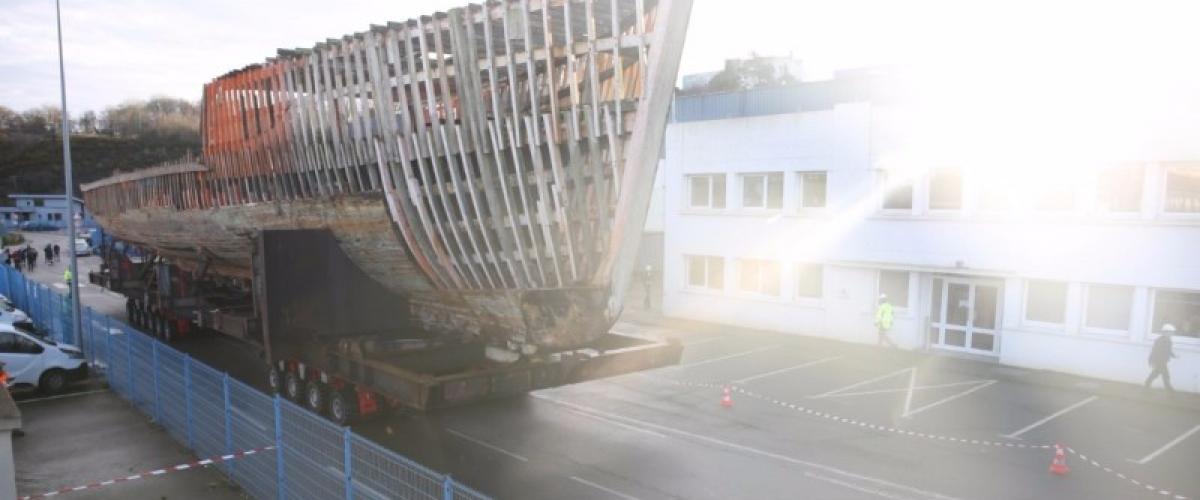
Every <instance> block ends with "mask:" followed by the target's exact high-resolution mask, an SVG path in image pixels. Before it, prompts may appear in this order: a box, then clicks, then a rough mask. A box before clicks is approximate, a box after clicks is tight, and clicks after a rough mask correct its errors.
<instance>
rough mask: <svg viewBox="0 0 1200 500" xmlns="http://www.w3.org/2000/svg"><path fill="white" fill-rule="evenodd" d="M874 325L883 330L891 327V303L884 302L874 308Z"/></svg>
mask: <svg viewBox="0 0 1200 500" xmlns="http://www.w3.org/2000/svg"><path fill="white" fill-rule="evenodd" d="M875 326H878V327H879V328H882V329H884V330H890V329H891V328H892V303H891V302H884V303H882V304H879V308H878V309H876V310H875Z"/></svg>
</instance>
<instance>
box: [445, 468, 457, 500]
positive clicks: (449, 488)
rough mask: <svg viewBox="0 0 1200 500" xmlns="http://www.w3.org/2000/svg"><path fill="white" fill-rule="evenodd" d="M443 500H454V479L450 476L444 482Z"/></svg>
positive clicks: (447, 475)
mask: <svg viewBox="0 0 1200 500" xmlns="http://www.w3.org/2000/svg"><path fill="white" fill-rule="evenodd" d="M442 500H454V478H452V477H450V474H446V478H445V479H443V480H442Z"/></svg>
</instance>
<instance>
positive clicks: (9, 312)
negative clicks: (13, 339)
mask: <svg viewBox="0 0 1200 500" xmlns="http://www.w3.org/2000/svg"><path fill="white" fill-rule="evenodd" d="M28 322H29V315H28V314H25V311H22V310H20V309H17V306H15V305H13V303H12V301H11V300H8V297H5V296H3V295H0V324H3V325H11V324H13V323H28Z"/></svg>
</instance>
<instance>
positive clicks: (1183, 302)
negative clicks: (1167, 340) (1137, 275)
mask: <svg viewBox="0 0 1200 500" xmlns="http://www.w3.org/2000/svg"><path fill="white" fill-rule="evenodd" d="M1153 318H1154V320H1153V321H1154V323H1153V324H1151V325H1150V330H1151V331H1153V332H1155V333H1158V334H1161V333H1162V328H1163V325H1166V324H1170V325H1172V326H1174V327H1175V335H1178V336H1181V337H1191V338H1200V292H1194V291H1193V292H1182V291H1175V290H1155V291H1154V315H1153Z"/></svg>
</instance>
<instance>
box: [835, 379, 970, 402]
mask: <svg viewBox="0 0 1200 500" xmlns="http://www.w3.org/2000/svg"><path fill="white" fill-rule="evenodd" d="M984 382H987V381H986V380H967V381H964V382H951V383H948V384H933V385H911V386H908V387H904V388H900V389H876V390H871V391H859V392H841V393H837V394H830V395H828V396H822V398H849V397H854V396H871V395H875V394H888V393H896V392H909V391H925V390H929V389H944V388H946V387H958V386H962V385H977V384H982V383H984ZM813 397H816V396H813Z"/></svg>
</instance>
